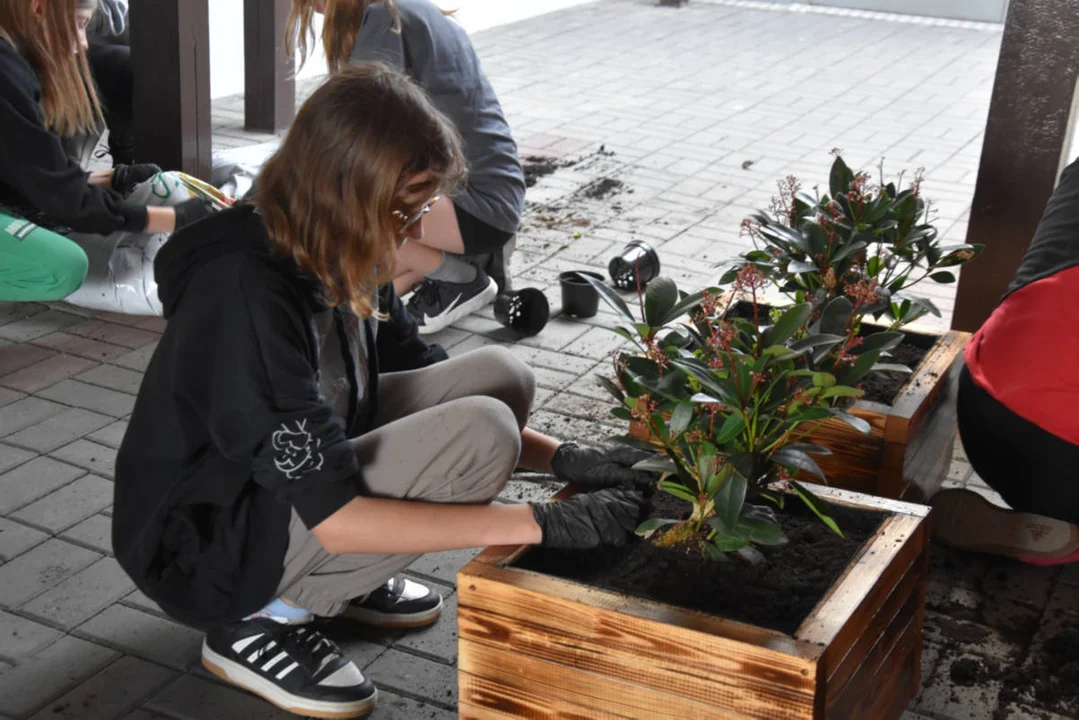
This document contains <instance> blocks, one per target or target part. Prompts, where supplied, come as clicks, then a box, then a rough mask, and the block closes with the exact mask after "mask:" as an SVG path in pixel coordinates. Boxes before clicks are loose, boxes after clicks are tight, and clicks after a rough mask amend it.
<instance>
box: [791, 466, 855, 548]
mask: <svg viewBox="0 0 1079 720" xmlns="http://www.w3.org/2000/svg"><path fill="white" fill-rule="evenodd" d="M791 488H792V489H793V490H794V492H795V493H797V494H798V497H800V498H802V502H804V503H805V504H806V506H807V507H809V509H810V510H812V511H813V514H814V515H816V516H817V517H819V518H820V519H821V521H822V522H824V524H825V525H827V526H828V527H829V528H831V529H832V532H834V533H835V534H836V535H838V536H839V537H843V531H842V530H840V529H839V526H838V525H836V523H835V520H833V519H832V518H831V516H830V515H827V514H826V513H825V512H824V505H823V503H822V502H821V499H820V498H818V497H817V496H816V495H814V494H813V493H812V492H810V490H809V488H807V487H805V486H804V485H802V484H801V483H799V482H795V481H793V480H792V481H791Z"/></svg>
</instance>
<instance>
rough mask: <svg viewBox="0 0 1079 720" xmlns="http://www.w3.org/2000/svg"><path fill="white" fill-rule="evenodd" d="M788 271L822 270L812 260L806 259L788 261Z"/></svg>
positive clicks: (813, 271) (795, 272) (809, 271)
mask: <svg viewBox="0 0 1079 720" xmlns="http://www.w3.org/2000/svg"><path fill="white" fill-rule="evenodd" d="M787 272H789V273H794V274H800V273H817V272H820V268H818V267H817V266H816V265H814V264H813V263H811V262H805V261H804V260H791V261H790V262H789V263H787Z"/></svg>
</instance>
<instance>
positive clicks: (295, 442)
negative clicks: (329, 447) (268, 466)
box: [273, 420, 322, 480]
mask: <svg viewBox="0 0 1079 720" xmlns="http://www.w3.org/2000/svg"><path fill="white" fill-rule="evenodd" d="M294 425H295V427H293V428H289V426H288V425H287V424H286V423H281V429H280V430H278V431H277V432H275V433H274V434H273V447H274V450H276V451H277V455H276V456H275V457H274V465H275V466H276V467H277V469H278V470H280V471H281V472H282V473H284V474H285V477H287V478H288V479H289V480H292V479H294V478H297V477H299V476H300V475H306V474H307V473H310V472H315V471H316V470H319V469H321V468H322V453H321V452H319V447H321V445H322V441H321V440H317V439H315V438H313V437H311V433H309V432H307V421H306V420H297V421H296V422H295V423H294Z"/></svg>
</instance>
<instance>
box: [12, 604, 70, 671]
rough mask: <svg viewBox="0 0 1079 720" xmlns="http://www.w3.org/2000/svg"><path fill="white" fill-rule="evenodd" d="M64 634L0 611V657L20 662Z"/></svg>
mask: <svg viewBox="0 0 1079 720" xmlns="http://www.w3.org/2000/svg"><path fill="white" fill-rule="evenodd" d="M63 636H64V634H63V633H62V632H60V631H59V630H56V629H54V628H51V627H48V626H46V625H42V624H41V623H36V622H34V621H33V620H28V619H26V618H23V617H19V616H18V615H12V614H11V613H6V612H0V657H3V658H6V659H7V660H10V661H12V662H22V661H24V660H27V659H29V658H31V657H33V656H34V654H35V653H37V652H38V651H39V650H41V649H42V648H44V647H46V646H47V645H51V644H52V643H54V642H56V641H57V640H59V639H60V638H62V637H63Z"/></svg>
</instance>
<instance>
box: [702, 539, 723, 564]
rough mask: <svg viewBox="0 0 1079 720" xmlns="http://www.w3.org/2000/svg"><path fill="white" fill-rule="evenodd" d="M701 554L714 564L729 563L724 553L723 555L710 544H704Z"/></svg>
mask: <svg viewBox="0 0 1079 720" xmlns="http://www.w3.org/2000/svg"><path fill="white" fill-rule="evenodd" d="M703 552H704V556H705V557H706V558H708V559H709V560H714V561H716V562H729V560H728V559H727V555H726V553H724V552H723V551H722V550H720V549H719V548H718V547H716V546H715V545H713V544H712V543H705V544H704V550H703Z"/></svg>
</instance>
